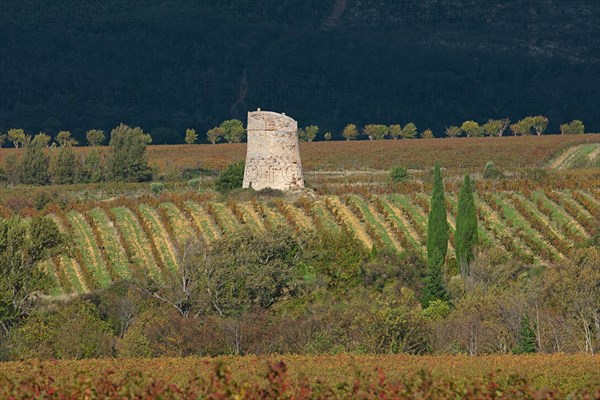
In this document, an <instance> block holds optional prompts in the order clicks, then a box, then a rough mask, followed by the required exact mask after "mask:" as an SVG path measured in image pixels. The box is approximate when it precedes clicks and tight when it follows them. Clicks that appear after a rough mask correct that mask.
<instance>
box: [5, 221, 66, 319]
mask: <svg viewBox="0 0 600 400" xmlns="http://www.w3.org/2000/svg"><path fill="white" fill-rule="evenodd" d="M63 246H64V238H63V236H62V235H61V234H60V232H59V230H58V227H57V226H56V224H55V223H54V222H53V221H52V220H51V219H49V218H46V217H43V218H38V217H36V218H33V219H31V221H30V222H29V223H26V222H25V221H24V220H22V219H21V218H20V217H12V218H9V219H2V220H0V324H1V325H2V327H3V328H4V330H5V331H8V329H9V328H10V327H11V326H13V325H14V324H16V323H17V322H19V321H20V320H21V319H22V318H23V317H24V316H26V315H27V314H28V313H29V312H30V310H31V309H32V307H33V305H34V303H35V299H36V294H39V293H49V290H50V289H51V288H52V279H51V278H50V276H49V275H48V274H47V273H46V272H45V271H44V270H43V268H42V266H41V263H42V262H43V261H45V260H47V259H48V258H50V257H52V256H54V255H57V254H59V253H60V252H61V251H62V248H63Z"/></svg>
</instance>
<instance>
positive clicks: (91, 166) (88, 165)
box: [81, 148, 104, 183]
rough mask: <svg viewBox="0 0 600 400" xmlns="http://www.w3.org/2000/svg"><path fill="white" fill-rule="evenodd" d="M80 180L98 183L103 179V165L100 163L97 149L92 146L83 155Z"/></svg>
mask: <svg viewBox="0 0 600 400" xmlns="http://www.w3.org/2000/svg"><path fill="white" fill-rule="evenodd" d="M81 180H82V181H83V182H91V183H98V182H102V181H103V180H104V165H102V162H101V158H100V152H99V151H98V149H95V148H94V149H92V150H90V151H89V152H88V153H87V154H86V155H85V159H84V162H83V168H82V179H81Z"/></svg>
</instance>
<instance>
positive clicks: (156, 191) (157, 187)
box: [150, 182, 165, 196]
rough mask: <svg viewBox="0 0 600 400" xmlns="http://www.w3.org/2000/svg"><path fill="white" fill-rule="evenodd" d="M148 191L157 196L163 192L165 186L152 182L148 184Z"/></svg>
mask: <svg viewBox="0 0 600 400" xmlns="http://www.w3.org/2000/svg"><path fill="white" fill-rule="evenodd" d="M150 190H151V191H152V193H153V194H154V195H156V196H158V195H159V194H161V193H162V192H163V190H165V185H164V183H161V182H152V183H151V184H150Z"/></svg>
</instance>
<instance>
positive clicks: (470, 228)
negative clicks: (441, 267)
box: [454, 175, 479, 277]
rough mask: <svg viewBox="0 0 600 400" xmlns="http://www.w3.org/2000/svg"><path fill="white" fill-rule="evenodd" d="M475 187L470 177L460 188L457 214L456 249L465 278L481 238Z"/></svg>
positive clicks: (467, 177) (457, 258)
mask: <svg viewBox="0 0 600 400" xmlns="http://www.w3.org/2000/svg"><path fill="white" fill-rule="evenodd" d="M473 191H474V188H473V185H472V183H471V178H470V177H469V175H465V179H464V181H463V184H462V186H461V188H460V194H459V195H458V212H457V214H456V232H455V233H454V249H455V250H456V261H457V262H458V265H459V266H460V271H461V274H462V276H463V277H466V276H468V275H469V265H470V264H471V261H473V254H474V252H473V251H474V248H475V246H477V243H478V240H479V236H478V233H477V210H476V208H475V198H474V197H473Z"/></svg>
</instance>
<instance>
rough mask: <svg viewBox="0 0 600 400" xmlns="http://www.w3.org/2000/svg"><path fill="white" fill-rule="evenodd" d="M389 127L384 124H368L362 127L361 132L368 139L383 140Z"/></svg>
mask: <svg viewBox="0 0 600 400" xmlns="http://www.w3.org/2000/svg"><path fill="white" fill-rule="evenodd" d="M389 129H390V128H388V127H387V126H386V125H377V124H369V125H366V126H365V127H364V128H363V132H364V133H365V135H367V136H368V138H369V140H383V139H385V137H386V136H387V135H388V133H389Z"/></svg>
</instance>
